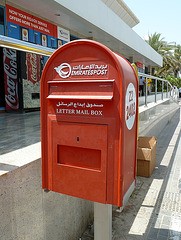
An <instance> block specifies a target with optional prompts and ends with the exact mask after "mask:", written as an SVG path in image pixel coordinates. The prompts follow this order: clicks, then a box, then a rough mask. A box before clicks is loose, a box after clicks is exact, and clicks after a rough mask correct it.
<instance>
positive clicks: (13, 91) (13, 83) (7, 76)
mask: <svg viewBox="0 0 181 240" xmlns="http://www.w3.org/2000/svg"><path fill="white" fill-rule="evenodd" d="M3 64H4V85H5V103H6V110H8V111H17V110H18V109H19V101H18V77H17V52H16V50H14V49H8V48H3Z"/></svg>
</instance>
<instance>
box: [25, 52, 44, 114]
mask: <svg viewBox="0 0 181 240" xmlns="http://www.w3.org/2000/svg"><path fill="white" fill-rule="evenodd" d="M26 65H27V79H23V104H24V108H25V109H26V108H39V107H40V56H39V55H37V54H34V53H26Z"/></svg>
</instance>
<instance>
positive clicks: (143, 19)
mask: <svg viewBox="0 0 181 240" xmlns="http://www.w3.org/2000/svg"><path fill="white" fill-rule="evenodd" d="M124 2H125V3H126V5H127V6H128V7H129V8H130V9H131V11H132V12H133V13H134V14H135V15H136V17H137V18H138V19H139V21H140V23H138V24H137V25H136V26H135V27H134V28H133V30H134V31H135V32H136V33H137V34H138V35H139V36H140V37H141V38H143V39H146V37H147V36H148V35H152V34H154V33H155V32H157V33H161V38H164V40H165V41H166V42H168V43H171V42H176V44H180V45H181V0H172V1H171V0H124Z"/></svg>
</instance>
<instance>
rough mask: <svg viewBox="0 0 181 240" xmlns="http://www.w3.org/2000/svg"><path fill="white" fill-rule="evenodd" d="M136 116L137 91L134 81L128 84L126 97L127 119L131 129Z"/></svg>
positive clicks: (128, 126)
mask: <svg viewBox="0 0 181 240" xmlns="http://www.w3.org/2000/svg"><path fill="white" fill-rule="evenodd" d="M135 116H136V91H135V87H134V85H133V84H132V83H130V84H129V85H128V88H127V91H126V99H125V121H126V126H127V128H128V129H129V130H131V129H132V127H133V124H134V121H135Z"/></svg>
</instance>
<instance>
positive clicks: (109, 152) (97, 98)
mask: <svg viewBox="0 0 181 240" xmlns="http://www.w3.org/2000/svg"><path fill="white" fill-rule="evenodd" d="M137 109H138V83H137V77H136V74H135V71H134V70H133V68H132V66H131V65H130V63H129V62H128V61H127V60H125V59H124V58H123V57H121V56H119V55H118V54H115V53H113V52H112V51H111V50H109V49H108V48H107V47H105V46H103V45H102V44H99V43H96V42H94V41H89V40H78V41H73V42H70V43H68V44H65V45H63V46H62V47H60V48H59V49H58V50H56V51H55V53H54V54H53V55H52V56H51V57H50V59H49V60H48V62H47V64H46V66H45V68H44V70H43V73H42V78H41V127H42V132H41V134H42V187H43V188H44V189H49V190H52V191H55V192H59V193H63V194H67V195H71V196H75V197H79V198H83V199H87V200H91V201H95V202H100V203H108V204H113V205H117V206H122V205H123V203H124V201H125V200H126V198H127V197H129V195H130V193H131V192H132V190H133V189H134V186H135V178H136V149H137V114H138V110H137Z"/></svg>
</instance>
